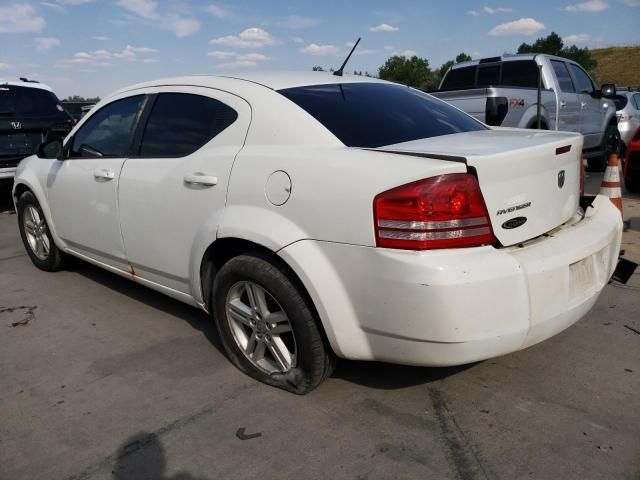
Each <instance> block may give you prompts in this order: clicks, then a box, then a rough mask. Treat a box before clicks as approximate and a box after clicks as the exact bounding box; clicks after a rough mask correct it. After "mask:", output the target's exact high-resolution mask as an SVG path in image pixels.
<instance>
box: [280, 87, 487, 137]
mask: <svg viewBox="0 0 640 480" xmlns="http://www.w3.org/2000/svg"><path fill="white" fill-rule="evenodd" d="M279 93H281V94H282V95H284V96H285V97H287V98H288V99H289V100H291V101H292V102H294V103H296V104H297V105H298V106H300V107H302V108H303V109H304V110H306V111H307V112H308V113H309V114H310V115H312V116H313V117H314V118H315V119H316V120H318V121H319V122H320V123H321V124H322V125H324V126H325V127H326V128H327V129H328V130H329V131H330V132H331V133H333V134H334V135H335V136H336V137H338V138H339V139H340V141H342V143H344V144H345V145H346V146H348V147H365V148H376V147H381V146H383V145H393V144H395V143H402V142H408V141H411V140H418V139H420V138H429V137H437V136H440V135H449V134H452V133H460V132H469V131H474V130H485V129H487V127H486V126H485V125H483V124H482V123H480V122H478V121H477V120H475V119H473V118H472V117H470V116H469V115H467V114H466V113H463V112H461V111H460V110H458V109H456V108H454V107H452V106H451V105H448V104H446V103H444V102H442V101H440V100H437V99H435V98H433V97H432V96H430V95H427V94H426V93H423V92H420V91H419V90H415V89H413V88H409V87H405V86H402V85H396V84H391V83H344V84H329V85H313V86H306V87H295V88H287V89H284V90H280V91H279Z"/></svg>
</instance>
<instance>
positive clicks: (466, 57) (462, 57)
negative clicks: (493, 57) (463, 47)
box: [456, 52, 471, 63]
mask: <svg viewBox="0 0 640 480" xmlns="http://www.w3.org/2000/svg"><path fill="white" fill-rule="evenodd" d="M469 60H471V55H467V54H466V53H464V52H462V53H459V54H458V56H457V57H456V63H462V62H468V61H469Z"/></svg>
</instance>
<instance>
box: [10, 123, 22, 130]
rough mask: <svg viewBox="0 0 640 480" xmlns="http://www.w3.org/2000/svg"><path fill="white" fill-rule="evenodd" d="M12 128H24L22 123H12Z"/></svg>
mask: <svg viewBox="0 0 640 480" xmlns="http://www.w3.org/2000/svg"><path fill="white" fill-rule="evenodd" d="M11 126H12V127H13V129H14V130H20V129H21V128H22V122H11Z"/></svg>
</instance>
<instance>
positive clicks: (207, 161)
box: [119, 87, 251, 294]
mask: <svg viewBox="0 0 640 480" xmlns="http://www.w3.org/2000/svg"><path fill="white" fill-rule="evenodd" d="M153 92H154V95H152V96H151V97H150V101H149V105H148V107H147V110H146V111H145V113H144V114H143V117H142V120H141V125H140V129H139V132H138V133H137V134H136V140H135V141H134V144H135V145H136V154H135V155H132V156H131V158H129V159H127V161H126V162H125V165H124V167H123V169H122V175H121V177H120V193H119V204H120V220H121V225H122V234H123V237H124V244H125V248H126V251H127V258H128V260H129V263H130V265H131V267H132V268H133V270H134V271H135V273H136V275H137V276H139V277H141V278H143V279H146V280H149V281H151V282H154V283H156V284H160V285H162V286H165V287H168V288H171V289H173V290H177V291H179V292H183V293H187V294H191V293H192V292H191V291H190V282H189V279H190V276H191V273H192V265H193V264H194V263H193V262H192V260H193V257H192V254H193V251H194V245H195V244H196V243H198V242H204V243H206V242H209V243H210V242H213V241H214V240H215V236H216V230H217V224H218V216H219V215H220V214H221V213H222V210H223V208H224V205H225V202H226V195H227V184H228V179H229V175H230V172H231V167H232V164H233V161H234V159H235V156H236V154H237V153H238V152H239V151H240V149H241V148H242V146H243V145H244V141H245V138H246V135H247V131H248V128H249V122H250V119H251V110H250V108H249V105H248V103H246V101H244V100H242V99H241V98H239V97H237V96H235V95H232V94H230V93H226V92H222V91H218V90H214V89H210V88H201V87H179V89H178V87H173V88H172V87H162V88H157V89H155V90H154V91H153ZM207 245H208V244H207ZM195 262H196V263H197V260H196V261H195ZM194 268H197V269H199V265H198V267H194ZM198 273H199V270H198Z"/></svg>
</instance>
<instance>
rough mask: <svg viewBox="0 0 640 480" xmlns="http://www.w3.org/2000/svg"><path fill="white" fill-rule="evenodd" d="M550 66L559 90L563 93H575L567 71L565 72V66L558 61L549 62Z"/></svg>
mask: <svg viewBox="0 0 640 480" xmlns="http://www.w3.org/2000/svg"><path fill="white" fill-rule="evenodd" d="M551 65H552V66H553V71H554V72H555V74H556V78H557V79H558V85H559V86H560V90H561V91H562V92H565V93H575V91H576V89H575V88H574V86H573V81H572V80H571V75H569V70H567V64H566V63H564V62H561V61H559V60H551Z"/></svg>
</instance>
